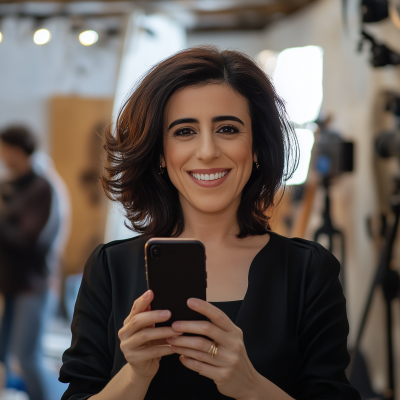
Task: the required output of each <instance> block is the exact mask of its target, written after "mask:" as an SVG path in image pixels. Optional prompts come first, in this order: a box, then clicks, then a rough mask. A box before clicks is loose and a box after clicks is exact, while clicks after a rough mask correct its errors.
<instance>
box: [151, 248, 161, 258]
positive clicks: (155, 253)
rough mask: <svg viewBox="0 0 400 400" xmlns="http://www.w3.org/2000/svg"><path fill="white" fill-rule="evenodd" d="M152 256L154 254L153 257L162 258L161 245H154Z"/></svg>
mask: <svg viewBox="0 0 400 400" xmlns="http://www.w3.org/2000/svg"><path fill="white" fill-rule="evenodd" d="M151 256H152V257H153V258H160V256H161V249H160V246H153V247H152V248H151Z"/></svg>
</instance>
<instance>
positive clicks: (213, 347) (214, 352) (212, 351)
mask: <svg viewBox="0 0 400 400" xmlns="http://www.w3.org/2000/svg"><path fill="white" fill-rule="evenodd" d="M217 351H218V343H216V342H213V344H212V345H211V347H210V350H208V351H207V353H208V354H209V355H210V356H211V358H212V357H216V355H217Z"/></svg>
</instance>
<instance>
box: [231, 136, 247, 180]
mask: <svg viewBox="0 0 400 400" xmlns="http://www.w3.org/2000/svg"><path fill="white" fill-rule="evenodd" d="M226 154H227V156H228V157H229V158H230V159H231V160H232V161H233V162H234V163H235V164H236V165H237V166H238V169H239V171H241V172H242V174H243V175H249V173H250V172H251V169H252V167H253V152H252V148H251V144H249V143H248V142H244V141H238V142H235V143H232V145H231V146H229V147H228V148H227V149H226Z"/></svg>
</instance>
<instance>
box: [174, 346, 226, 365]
mask: <svg viewBox="0 0 400 400" xmlns="http://www.w3.org/2000/svg"><path fill="white" fill-rule="evenodd" d="M171 350H172V351H173V352H174V353H177V354H180V355H182V356H185V357H189V358H192V359H194V360H197V361H201V362H203V363H206V364H210V365H214V366H216V367H221V366H224V365H226V362H224V361H226V360H224V359H223V357H221V356H220V354H218V357H215V356H214V357H211V356H210V354H208V353H204V352H203V351H199V350H195V349H190V348H187V347H178V346H171Z"/></svg>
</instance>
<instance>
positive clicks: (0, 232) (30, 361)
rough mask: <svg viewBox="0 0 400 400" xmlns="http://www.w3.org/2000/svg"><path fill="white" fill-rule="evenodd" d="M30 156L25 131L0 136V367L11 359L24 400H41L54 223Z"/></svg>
mask: <svg viewBox="0 0 400 400" xmlns="http://www.w3.org/2000/svg"><path fill="white" fill-rule="evenodd" d="M34 150H35V140H34V137H33V135H32V134H31V132H30V131H29V130H27V129H26V128H24V127H21V126H12V127H9V128H8V129H5V130H4V131H2V132H1V133H0V157H1V160H2V161H3V162H4V164H5V165H6V167H7V169H8V171H9V175H10V179H9V180H8V181H5V182H2V183H1V184H0V293H2V294H3V295H4V299H5V306H4V313H3V319H2V323H1V328H0V361H1V362H3V363H5V365H6V370H8V368H7V357H8V355H9V354H11V353H12V355H13V356H15V357H16V359H17V360H18V362H19V365H20V368H21V370H22V372H23V380H24V383H25V385H26V389H27V393H28V395H29V398H30V400H47V399H48V396H47V393H46V373H45V370H44V366H43V357H42V348H41V345H42V344H41V341H42V333H43V329H44V325H45V322H46V315H47V309H48V299H49V289H48V269H47V263H46V257H47V255H48V252H49V250H50V247H51V244H52V242H53V239H54V234H55V232H56V231H57V229H58V224H59V221H58V218H55V219H54V220H50V219H49V216H50V212H51V203H52V189H51V186H50V184H49V182H48V181H47V180H46V179H45V178H43V177H41V176H39V175H37V174H36V173H35V172H34V171H33V167H32V159H31V155H32V154H33V152H34Z"/></svg>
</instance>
